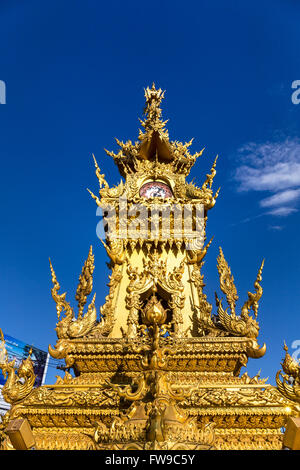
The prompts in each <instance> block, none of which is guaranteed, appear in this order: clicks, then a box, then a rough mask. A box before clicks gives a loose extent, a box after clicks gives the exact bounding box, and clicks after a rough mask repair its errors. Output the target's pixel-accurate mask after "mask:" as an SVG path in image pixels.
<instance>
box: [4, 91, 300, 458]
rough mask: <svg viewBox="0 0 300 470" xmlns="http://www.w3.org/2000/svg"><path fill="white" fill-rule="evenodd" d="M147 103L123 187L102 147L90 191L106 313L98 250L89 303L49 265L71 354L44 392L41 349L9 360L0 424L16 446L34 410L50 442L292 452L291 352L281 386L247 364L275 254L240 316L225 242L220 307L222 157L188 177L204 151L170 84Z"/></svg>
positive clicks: (127, 153)
mask: <svg viewBox="0 0 300 470" xmlns="http://www.w3.org/2000/svg"><path fill="white" fill-rule="evenodd" d="M145 98H146V106H145V119H144V120H142V121H141V125H142V127H143V130H141V131H140V132H139V136H138V140H137V141H136V142H135V143H132V142H131V141H127V142H125V143H124V142H121V141H119V140H117V144H118V145H119V147H120V150H119V151H118V153H114V152H111V151H106V153H107V154H108V155H110V156H111V157H113V159H114V162H115V163H116V165H117V166H118V168H119V171H120V175H121V177H122V178H123V180H122V181H121V182H120V183H119V184H118V185H117V186H113V187H110V186H109V184H108V182H107V181H106V179H105V175H104V174H102V173H101V170H100V168H99V166H98V163H97V161H96V158H95V157H94V156H93V158H94V163H95V170H96V176H97V178H98V181H99V194H98V195H95V194H94V193H93V192H92V191H90V190H89V192H90V194H91V196H92V198H93V199H94V200H95V201H96V204H97V205H98V206H99V207H100V208H102V210H103V212H104V213H105V214H106V215H105V223H106V232H105V234H106V236H105V241H104V240H100V241H101V243H102V244H103V246H104V248H105V250H106V252H107V255H108V258H109V264H108V266H109V268H110V269H111V275H110V279H109V283H108V286H109V293H108V295H107V296H106V298H105V299H104V303H103V305H102V306H101V307H100V310H99V313H97V310H98V309H99V307H97V306H96V297H95V294H93V296H92V299H91V300H90V301H89V302H88V304H87V299H88V297H89V296H90V295H91V294H92V291H93V272H94V255H93V251H92V247H91V248H90V250H89V253H88V257H87V260H86V262H85V263H84V266H83V268H82V272H81V275H80V276H79V284H78V287H77V290H76V295H75V300H76V301H77V303H78V310H77V312H76V309H74V308H73V307H72V306H71V303H70V300H69V299H67V296H66V293H60V284H59V283H58V281H57V277H56V273H55V271H54V268H53V265H52V263H51V262H50V271H51V277H52V283H53V287H52V291H51V292H52V297H53V300H54V302H55V305H56V311H57V324H56V333H57V342H56V344H55V345H54V346H49V352H50V354H51V356H52V357H54V358H57V359H63V360H64V361H65V364H66V373H65V376H64V377H63V378H62V377H58V379H57V382H56V383H55V384H53V385H43V386H40V387H37V388H35V387H34V386H33V383H34V374H33V369H32V363H31V359H30V357H28V358H27V359H26V360H25V362H23V363H22V365H21V366H20V368H19V369H18V371H15V369H14V364H13V363H9V362H8V360H7V357H6V356H5V355H4V354H2V355H0V357H1V364H0V367H1V369H2V370H3V372H4V373H5V374H8V380H7V382H6V385H5V388H4V389H3V391H4V396H5V397H6V398H7V400H8V402H9V403H11V409H10V410H9V411H8V412H7V414H6V416H5V418H4V420H3V422H2V424H1V426H0V440H1V442H0V445H1V446H2V448H9V447H11V443H10V442H9V436H8V434H7V433H6V431H5V430H6V426H7V424H8V423H10V422H12V420H14V419H16V418H24V419H26V420H28V422H29V424H30V427H31V429H32V433H33V436H34V440H35V448H36V449H41V450H44V449H50V450H60V449H66V450H67V449H69V450H74V449H81V450H83V449H95V450H97V449H113V450H131V449H144V450H147V449H148V450H150V449H154V450H156V449H159V450H178V449H179V450H185V449H187V450H204V449H216V450H219V449H221V450H224V449H225V450H227V449H230V450H231V449H232V450H234V449H253V450H255V449H268V450H273V449H281V448H282V447H283V433H282V428H283V427H284V426H285V424H286V421H287V418H288V417H289V416H290V415H291V413H298V408H297V407H298V406H299V405H297V403H298V404H299V402H300V398H299V397H300V393H299V390H298V389H299V376H300V375H299V367H298V364H294V363H292V362H291V361H288V359H286V361H285V365H284V372H285V375H283V376H282V380H281V379H280V377H281V375H280V374H278V376H277V387H274V386H271V385H269V384H267V383H266V379H260V377H259V374H258V375H257V376H256V377H253V378H251V377H249V376H248V374H247V372H245V373H244V374H243V375H241V373H240V372H241V368H242V367H246V365H247V362H248V359H249V358H260V357H262V356H263V355H264V354H265V352H266V345H265V344H264V345H262V346H260V345H259V343H258V339H257V338H258V334H259V324H258V320H257V316H258V303H259V300H260V298H261V296H262V287H261V281H262V269H263V262H262V264H261V266H260V268H259V270H258V275H257V277H256V280H255V283H254V289H255V292H254V293H251V292H248V298H247V299H246V301H245V302H244V304H243V306H242V308H241V314H240V315H239V314H237V312H236V304H237V301H238V298H239V297H238V293H237V289H236V287H235V284H234V278H233V275H232V274H231V270H230V267H229V265H228V263H227V261H226V260H225V257H224V254H223V251H222V249H221V248H220V254H219V256H218V260H217V270H218V273H219V277H220V289H221V292H222V293H223V294H224V295H225V297H226V301H227V304H228V306H227V307H226V308H223V304H222V299H221V298H219V297H218V295H217V294H216V307H213V305H212V304H211V303H209V301H208V299H207V296H206V294H205V293H204V287H205V283H204V275H203V273H202V267H203V264H204V258H205V256H206V254H207V251H208V248H209V246H210V244H211V243H212V239H211V240H210V241H209V242H208V243H207V244H206V245H205V242H206V223H207V215H208V211H209V210H210V209H211V208H213V206H214V205H215V203H216V200H217V197H218V195H219V189H218V190H217V191H214V190H213V189H212V188H213V181H214V178H215V175H216V164H217V158H216V159H215V160H214V162H213V165H212V168H211V170H210V171H209V172H208V173H207V175H206V178H203V179H204V182H203V183H202V184H201V183H200V186H196V185H194V183H193V182H190V183H188V182H187V181H186V178H187V177H188V175H189V173H190V170H191V168H192V166H193V165H194V164H195V162H196V160H197V159H198V158H199V157H200V156H201V155H202V154H203V150H201V151H200V152H198V153H195V154H191V153H190V147H191V144H192V141H189V142H187V143H181V142H178V141H171V140H170V139H169V134H168V131H167V129H166V122H167V121H163V120H162V117H161V116H162V110H161V102H162V99H163V98H164V92H163V91H162V90H161V89H156V87H155V85H154V84H153V85H152V87H151V88H147V89H146V90H145ZM97 298H98V297H97ZM71 372H72V374H71ZM290 376H292V378H293V382H292V383H291V382H290V381H289V380H288V377H290Z"/></svg>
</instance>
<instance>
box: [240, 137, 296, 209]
mask: <svg viewBox="0 0 300 470" xmlns="http://www.w3.org/2000/svg"><path fill="white" fill-rule="evenodd" d="M238 161H239V163H240V165H239V166H238V167H237V168H236V171H235V174H234V178H235V180H236V181H237V183H238V191H260V192H265V193H267V192H268V193H271V195H269V196H268V197H263V198H262V199H261V200H260V202H259V205H260V207H261V208H264V209H269V210H267V211H266V212H265V213H264V214H268V215H272V216H276V217H284V216H288V215H290V214H292V213H294V212H297V211H298V209H297V204H298V203H299V200H300V139H296V138H294V139H290V138H288V139H286V140H284V141H281V142H265V143H262V144H256V143H249V144H247V145H244V146H243V147H241V148H240V149H239V150H238Z"/></svg>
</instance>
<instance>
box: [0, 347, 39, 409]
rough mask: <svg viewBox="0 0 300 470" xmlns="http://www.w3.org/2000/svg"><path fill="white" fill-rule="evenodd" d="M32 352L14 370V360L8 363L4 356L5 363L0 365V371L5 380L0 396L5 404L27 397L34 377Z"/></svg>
mask: <svg viewBox="0 0 300 470" xmlns="http://www.w3.org/2000/svg"><path fill="white" fill-rule="evenodd" d="M31 354H32V350H30V351H29V355H28V357H27V358H26V359H24V360H23V361H22V362H21V364H20V366H19V368H18V369H16V368H15V362H16V360H15V359H14V360H12V361H11V362H9V361H8V358H7V356H6V359H5V362H3V363H1V364H0V369H1V370H2V373H3V375H4V378H5V379H6V378H7V380H6V382H5V384H4V386H3V388H2V395H3V398H4V400H5V401H7V403H12V404H14V403H17V402H19V401H20V400H22V399H24V398H25V397H27V396H28V395H29V394H30V392H31V391H32V389H33V386H34V382H35V379H36V375H35V373H34V369H33V363H32V360H31Z"/></svg>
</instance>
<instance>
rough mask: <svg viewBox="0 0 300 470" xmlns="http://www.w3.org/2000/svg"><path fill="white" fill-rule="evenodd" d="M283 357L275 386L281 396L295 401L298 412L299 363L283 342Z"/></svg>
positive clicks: (299, 393) (299, 399) (299, 402)
mask: <svg viewBox="0 0 300 470" xmlns="http://www.w3.org/2000/svg"><path fill="white" fill-rule="evenodd" d="M284 350H285V358H284V361H283V362H282V363H281V365H282V371H281V370H279V371H278V372H277V374H276V384H277V388H278V390H279V391H280V393H282V395H283V396H285V397H286V398H288V399H289V400H292V401H293V402H295V403H297V407H296V409H297V411H298V413H299V412H300V363H299V361H296V360H295V359H294V358H293V357H292V356H291V355H290V354H289V353H288V347H287V346H286V344H284Z"/></svg>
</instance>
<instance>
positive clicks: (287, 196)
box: [260, 189, 300, 207]
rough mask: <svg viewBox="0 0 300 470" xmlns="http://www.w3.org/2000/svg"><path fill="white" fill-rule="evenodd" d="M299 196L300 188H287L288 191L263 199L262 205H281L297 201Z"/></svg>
mask: <svg viewBox="0 0 300 470" xmlns="http://www.w3.org/2000/svg"><path fill="white" fill-rule="evenodd" d="M299 197H300V189H287V190H286V191H281V192H279V193H276V194H273V196H270V197H267V198H265V199H262V200H261V201H260V205H261V207H274V206H281V205H282V204H288V203H291V202H295V201H297V199H299Z"/></svg>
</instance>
